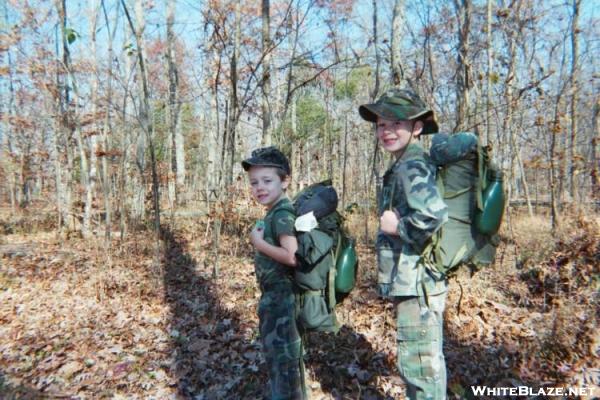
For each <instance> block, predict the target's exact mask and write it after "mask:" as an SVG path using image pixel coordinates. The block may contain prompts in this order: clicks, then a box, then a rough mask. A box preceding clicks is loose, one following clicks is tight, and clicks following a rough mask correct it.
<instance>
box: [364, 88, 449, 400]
mask: <svg viewBox="0 0 600 400" xmlns="http://www.w3.org/2000/svg"><path fill="white" fill-rule="evenodd" d="M359 113H360V115H361V117H362V118H363V119H365V120H367V121H370V122H374V123H376V131H377V137H378V139H379V141H380V144H381V146H382V147H383V149H384V150H385V151H387V152H389V153H391V154H392V155H393V156H394V162H393V164H392V165H391V166H390V167H389V168H388V170H387V171H386V172H385V175H384V176H383V188H382V191H381V198H380V199H379V202H378V204H379V215H380V217H381V218H380V229H379V232H378V234H377V257H378V260H377V261H378V284H379V291H380V294H381V295H383V296H386V297H390V298H392V299H393V301H394V305H395V309H396V328H397V351H396V352H397V366H398V370H399V372H400V374H401V376H402V378H403V379H404V381H405V382H406V385H407V396H408V398H410V399H434V400H439V399H445V398H446V365H445V360H444V354H443V352H442V342H443V333H442V327H443V312H444V306H445V300H446V291H447V289H446V288H447V282H446V279H445V277H444V276H443V275H442V274H440V273H439V272H436V271H433V270H431V269H429V268H426V267H425V266H424V265H423V263H421V262H420V258H421V254H422V252H423V250H424V248H425V246H426V245H427V244H428V243H429V241H430V238H431V237H432V235H433V234H434V233H435V232H436V231H437V230H438V229H439V228H440V227H441V225H442V224H443V223H444V222H446V221H447V219H448V212H447V207H446V204H445V203H444V201H443V199H442V197H441V196H440V193H439V191H438V189H437V186H436V181H435V175H436V169H435V166H434V165H433V164H432V163H431V161H430V160H429V156H428V155H427V154H426V153H425V151H424V150H423V148H422V147H421V145H420V144H419V143H418V141H417V140H416V139H417V138H418V137H419V135H422V134H428V133H435V132H437V131H438V126H437V123H436V122H435V119H434V116H433V111H431V110H430V109H429V108H428V107H427V105H426V104H425V103H424V102H423V101H422V100H421V99H420V98H419V97H418V96H417V95H416V94H415V93H413V92H411V91H409V90H399V89H395V90H391V91H389V92H388V93H386V94H384V95H383V96H381V97H380V98H379V100H378V101H377V102H376V103H373V104H364V105H362V106H360V108H359Z"/></svg>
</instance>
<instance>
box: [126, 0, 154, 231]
mask: <svg viewBox="0 0 600 400" xmlns="http://www.w3.org/2000/svg"><path fill="white" fill-rule="evenodd" d="M121 5H122V6H123V10H124V11H125V16H126V17H127V21H128V23H129V27H130V29H131V32H132V33H133V34H134V35H135V39H136V43H137V59H138V66H139V68H140V76H139V80H140V86H141V93H140V95H141V99H140V104H139V111H138V118H139V120H140V125H141V128H142V131H143V132H142V136H144V135H145V137H146V139H147V143H148V147H149V150H150V166H151V169H152V203H153V206H154V231H155V233H156V235H157V236H156V237H157V240H158V235H159V232H160V204H159V199H160V196H159V185H158V173H157V171H156V154H155V150H154V138H153V135H154V124H153V123H152V118H150V115H149V113H150V90H149V88H148V76H147V74H146V64H145V61H144V56H143V54H144V37H143V32H144V26H145V22H144V20H143V18H144V17H143V7H142V2H141V0H136V17H137V18H136V19H137V23H138V29H136V28H135V26H134V24H133V20H132V19H131V16H130V15H129V10H128V9H127V5H126V4H125V1H124V0H121ZM144 152H145V148H143V147H142V148H141V149H139V147H138V160H140V159H141V160H143V159H144ZM140 153H141V154H140ZM138 164H140V161H138ZM139 167H140V172H141V175H142V183H143V182H144V179H143V175H144V167H143V164H142V165H141V166H139ZM142 199H143V198H142Z"/></svg>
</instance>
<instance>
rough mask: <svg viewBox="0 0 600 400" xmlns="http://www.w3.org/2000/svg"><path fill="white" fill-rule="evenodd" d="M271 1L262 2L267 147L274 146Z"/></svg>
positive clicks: (263, 108) (263, 113)
mask: <svg viewBox="0 0 600 400" xmlns="http://www.w3.org/2000/svg"><path fill="white" fill-rule="evenodd" d="M270 23H271V17H270V1H269V0H262V52H263V61H262V68H263V79H262V92H263V95H262V117H263V126H262V134H263V137H262V143H263V145H265V146H270V145H271V144H272V137H271V111H270V107H269V96H270V95H271V54H270V53H271V32H270Z"/></svg>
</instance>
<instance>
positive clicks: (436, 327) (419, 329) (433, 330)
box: [395, 293, 446, 400]
mask: <svg viewBox="0 0 600 400" xmlns="http://www.w3.org/2000/svg"><path fill="white" fill-rule="evenodd" d="M427 300H428V301H427V302H425V297H397V298H396V301H395V306H396V328H397V344H398V348H397V366H398V370H399V372H400V374H401V375H402V378H403V379H404V381H405V382H406V385H407V396H408V398H409V399H411V400H413V399H419V400H421V399H428V400H440V399H445V398H446V362H445V360H444V354H443V349H442V344H443V314H444V306H445V302H446V293H442V294H438V295H430V296H428V299H427Z"/></svg>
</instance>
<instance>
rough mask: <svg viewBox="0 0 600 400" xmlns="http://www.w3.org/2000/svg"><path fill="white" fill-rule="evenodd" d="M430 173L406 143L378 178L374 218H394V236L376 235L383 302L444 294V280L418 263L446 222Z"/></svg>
mask: <svg viewBox="0 0 600 400" xmlns="http://www.w3.org/2000/svg"><path fill="white" fill-rule="evenodd" d="M435 176H436V169H435V166H434V165H433V164H432V163H431V161H430V160H429V156H428V155H427V154H426V153H425V152H424V150H423V148H422V147H421V145H420V144H419V143H411V144H409V145H408V147H407V148H406V150H405V152H404V154H403V155H402V156H401V157H400V158H398V159H397V160H396V161H395V162H394V163H393V164H392V166H391V167H390V168H388V170H387V171H386V172H385V174H384V176H383V188H382V191H381V198H380V199H379V215H381V214H383V212H384V211H385V210H393V211H395V212H396V214H397V215H398V216H399V219H400V222H399V223H398V236H395V235H387V234H385V233H383V232H382V231H381V230H380V231H379V232H378V233H377V256H378V269H379V271H378V283H379V291H380V294H381V295H383V296H424V295H425V294H439V293H443V292H444V291H445V290H446V282H445V279H444V278H443V277H442V276H441V275H440V274H438V273H436V272H433V271H430V270H429V269H426V268H425V267H424V266H423V265H422V263H420V262H419V259H420V257H421V252H422V251H423V249H424V248H425V246H426V245H427V244H428V242H429V240H430V238H431V236H432V235H433V234H434V233H435V232H436V231H437V230H438V229H439V228H440V227H441V225H442V224H443V223H444V222H446V221H447V219H448V211H447V207H446V204H445V203H444V201H443V199H442V197H441V196H440V193H439V191H438V188H437V185H436V182H435Z"/></svg>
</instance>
